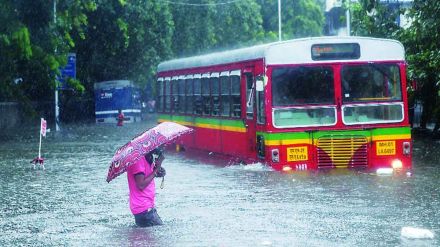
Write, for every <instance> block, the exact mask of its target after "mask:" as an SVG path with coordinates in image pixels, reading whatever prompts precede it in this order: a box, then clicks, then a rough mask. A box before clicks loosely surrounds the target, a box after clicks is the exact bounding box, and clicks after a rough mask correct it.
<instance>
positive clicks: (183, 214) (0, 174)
mask: <svg viewBox="0 0 440 247" xmlns="http://www.w3.org/2000/svg"><path fill="white" fill-rule="evenodd" d="M153 124H154V121H149V122H144V123H136V124H132V125H128V124H126V125H125V126H123V127H121V128H117V127H116V126H109V125H94V124H90V125H75V126H64V128H63V131H62V132H57V133H54V132H51V133H48V136H47V138H46V139H43V145H42V154H43V156H44V157H45V166H46V169H45V170H42V169H39V168H37V169H35V170H34V169H33V168H32V166H31V165H30V163H29V162H30V160H32V159H33V158H35V157H36V156H37V153H38V135H37V133H38V129H36V128H31V129H27V130H20V131H16V132H14V133H12V134H9V135H8V136H7V137H3V140H2V141H1V142H0V179H1V180H0V232H1V234H0V246H440V237H439V235H440V222H439V221H440V186H439V182H440V163H439V161H438V156H439V152H438V150H440V148H437V149H436V148H435V147H436V146H437V147H438V146H440V143H435V142H432V141H431V140H430V141H429V143H426V142H422V141H416V142H415V143H416V144H415V157H414V173H413V176H410V177H407V176H377V175H375V174H370V173H356V172H349V171H345V170H337V171H336V170H333V172H330V173H322V172H321V173H292V174H283V173H279V172H275V171H272V170H271V169H269V168H267V167H265V166H263V165H261V164H253V165H248V166H243V165H231V164H232V163H231V162H230V161H228V160H225V159H220V157H217V156H216V155H211V156H208V155H207V156H205V157H204V158H203V156H202V157H200V156H199V157H198V158H197V157H192V156H189V155H188V154H186V155H185V154H182V153H172V152H167V153H166V159H165V161H164V163H163V166H164V167H165V168H166V169H167V176H166V178H165V184H164V188H163V189H160V188H159V185H160V182H161V181H160V179H157V180H156V185H157V197H156V199H157V209H158V213H159V215H160V216H161V218H162V220H163V221H164V225H163V226H158V227H152V228H137V227H135V225H134V220H133V217H132V215H131V213H130V210H129V207H128V188H127V179H126V175H125V174H123V175H121V176H120V177H118V178H116V179H115V180H113V181H112V182H110V183H107V182H106V181H105V178H106V175H107V169H108V165H109V161H110V159H111V157H112V155H113V153H114V151H115V150H116V149H117V148H118V147H119V146H121V145H123V144H124V143H125V142H127V141H128V140H130V139H131V137H133V136H134V135H136V134H137V133H139V132H140V131H142V130H144V129H146V128H147V127H151V126H152V125H153ZM436 157H437V158H436ZM403 227H416V228H422V229H427V230H429V231H430V232H432V233H434V238H432V239H431V238H424V239H411V238H407V237H405V236H402V235H401V230H402V228H403Z"/></svg>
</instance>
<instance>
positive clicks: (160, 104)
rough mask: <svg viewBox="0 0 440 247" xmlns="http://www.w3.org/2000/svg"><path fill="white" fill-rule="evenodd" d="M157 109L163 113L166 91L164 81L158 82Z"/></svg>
mask: <svg viewBox="0 0 440 247" xmlns="http://www.w3.org/2000/svg"><path fill="white" fill-rule="evenodd" d="M156 92H157V109H158V111H159V112H163V106H164V104H163V100H164V91H163V79H162V78H160V80H158V81H157V91H156Z"/></svg>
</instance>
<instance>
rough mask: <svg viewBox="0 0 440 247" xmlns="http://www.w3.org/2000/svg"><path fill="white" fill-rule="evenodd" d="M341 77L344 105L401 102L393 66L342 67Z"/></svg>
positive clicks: (397, 74) (397, 76) (396, 72)
mask: <svg viewBox="0 0 440 247" xmlns="http://www.w3.org/2000/svg"><path fill="white" fill-rule="evenodd" d="M341 77H342V78H341V79H342V91H343V92H342V94H343V102H344V103H352V102H353V103H355V102H356V103H360V102H366V101H396V100H399V101H400V100H402V93H401V90H400V88H401V87H400V73H399V67H398V66H397V65H395V64H363V65H344V66H343V67H342V71H341Z"/></svg>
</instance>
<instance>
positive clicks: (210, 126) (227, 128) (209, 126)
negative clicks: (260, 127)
mask: <svg viewBox="0 0 440 247" xmlns="http://www.w3.org/2000/svg"><path fill="white" fill-rule="evenodd" d="M157 121H158V122H159V123H162V122H167V121H170V120H168V119H158V120H157ZM172 122H175V123H178V124H182V125H186V126H191V127H198V128H205V129H215V130H225V131H232V132H241V133H245V132H246V129H245V128H242V127H234V126H226V125H224V126H220V125H214V124H201V123H196V124H193V123H192V122H185V121H176V120H173V121H172Z"/></svg>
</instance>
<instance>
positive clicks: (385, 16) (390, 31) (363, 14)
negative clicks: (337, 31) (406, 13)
mask: <svg viewBox="0 0 440 247" xmlns="http://www.w3.org/2000/svg"><path fill="white" fill-rule="evenodd" d="M346 4H347V3H346ZM346 6H349V7H350V12H351V16H352V19H351V29H352V35H355V36H369V37H379V38H396V36H397V33H398V32H399V31H400V30H401V28H400V27H399V26H398V25H397V24H396V22H395V20H396V18H397V17H398V16H399V14H400V11H399V10H393V9H391V8H389V7H387V5H384V4H383V3H381V1H379V0H361V1H358V2H351V1H350V5H346Z"/></svg>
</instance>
